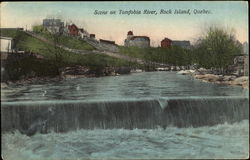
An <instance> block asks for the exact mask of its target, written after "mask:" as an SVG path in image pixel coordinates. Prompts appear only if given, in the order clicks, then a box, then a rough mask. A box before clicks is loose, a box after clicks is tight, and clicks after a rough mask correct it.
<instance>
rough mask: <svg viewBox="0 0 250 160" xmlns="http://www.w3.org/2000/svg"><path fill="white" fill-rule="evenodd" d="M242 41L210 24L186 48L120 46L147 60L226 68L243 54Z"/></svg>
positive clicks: (127, 53)
mask: <svg viewBox="0 0 250 160" xmlns="http://www.w3.org/2000/svg"><path fill="white" fill-rule="evenodd" d="M242 51H243V47H242V44H241V43H240V42H239V41H237V40H236V38H235V35H234V34H233V33H231V32H229V31H226V30H225V29H223V28H219V27H210V28H208V29H207V30H206V31H205V34H204V35H203V36H201V37H200V38H199V39H198V40H197V41H196V43H195V44H194V45H193V46H192V47H190V48H189V49H187V48H182V47H179V46H172V47H170V48H160V47H158V48H137V47H120V52H121V53H123V54H126V55H129V56H133V57H138V58H142V59H144V60H145V61H154V62H159V63H165V64H169V65H173V66H188V65H193V64H197V65H198V66H199V67H204V68H214V69H221V70H224V69H226V68H227V67H228V66H229V65H231V64H233V59H234V58H235V56H238V55H241V53H242Z"/></svg>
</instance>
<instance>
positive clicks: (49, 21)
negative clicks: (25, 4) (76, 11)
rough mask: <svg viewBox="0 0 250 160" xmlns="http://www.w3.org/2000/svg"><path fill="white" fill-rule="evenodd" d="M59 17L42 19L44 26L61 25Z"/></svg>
mask: <svg viewBox="0 0 250 160" xmlns="http://www.w3.org/2000/svg"><path fill="white" fill-rule="evenodd" d="M63 24H64V23H63V22H61V19H43V25H44V26H63Z"/></svg>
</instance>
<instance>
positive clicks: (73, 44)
mask: <svg viewBox="0 0 250 160" xmlns="http://www.w3.org/2000/svg"><path fill="white" fill-rule="evenodd" d="M37 34H38V35H40V36H43V37H45V38H46V39H48V40H50V41H52V42H53V40H54V36H53V35H52V34H50V33H49V32H40V33H37ZM57 41H58V43H59V44H63V45H64V46H66V47H69V48H74V49H82V50H94V49H95V48H94V47H93V46H91V45H89V44H88V43H87V42H85V41H84V40H81V39H77V38H75V37H68V36H65V35H60V36H57Z"/></svg>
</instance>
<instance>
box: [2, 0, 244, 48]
mask: <svg viewBox="0 0 250 160" xmlns="http://www.w3.org/2000/svg"><path fill="white" fill-rule="evenodd" d="M119 9H122V10H130V9H131V10H134V9H136V10H142V11H143V10H144V9H149V10H156V11H157V12H158V14H157V15H144V14H141V15H130V16H128V15H120V14H116V15H94V14H93V13H94V11H95V10H107V11H110V10H116V11H118V10H119ZM161 9H165V10H168V9H171V10H172V11H174V10H175V9H190V10H191V15H176V14H170V15H163V14H159V11H160V10H161ZM194 9H206V10H210V11H211V14H201V15H195V14H193V12H192V11H193V10H194ZM46 17H59V18H61V19H63V20H64V21H72V22H74V23H75V24H77V25H78V26H79V27H83V28H85V29H87V30H88V31H89V32H91V33H95V34H96V36H97V38H102V39H111V40H115V41H116V42H117V43H118V44H123V40H124V39H125V38H126V34H127V32H128V31H129V30H133V32H134V34H135V35H145V36H149V37H150V38H151V41H152V44H153V45H155V46H156V45H159V43H160V40H161V39H163V38H164V37H169V38H170V39H180V40H191V41H194V40H195V39H196V38H197V36H199V35H200V34H201V32H202V30H203V29H204V28H205V27H206V26H209V25H211V24H216V25H219V26H223V27H225V28H227V29H230V28H233V29H234V30H235V33H236V36H237V38H238V39H239V41H241V42H244V41H248V6H247V2H230V1H229V2H222V1H219V2H212V1H210V2H162V1H159V2H122V1H121V2H43V3H41V2H9V3H6V2H5V3H1V27H24V28H25V26H26V25H27V26H28V28H31V26H32V25H34V24H39V23H42V19H43V18H46Z"/></svg>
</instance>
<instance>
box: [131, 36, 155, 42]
mask: <svg viewBox="0 0 250 160" xmlns="http://www.w3.org/2000/svg"><path fill="white" fill-rule="evenodd" d="M137 38H143V39H145V40H148V41H150V39H149V37H147V36H133V37H132V38H131V40H134V39H137Z"/></svg>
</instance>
